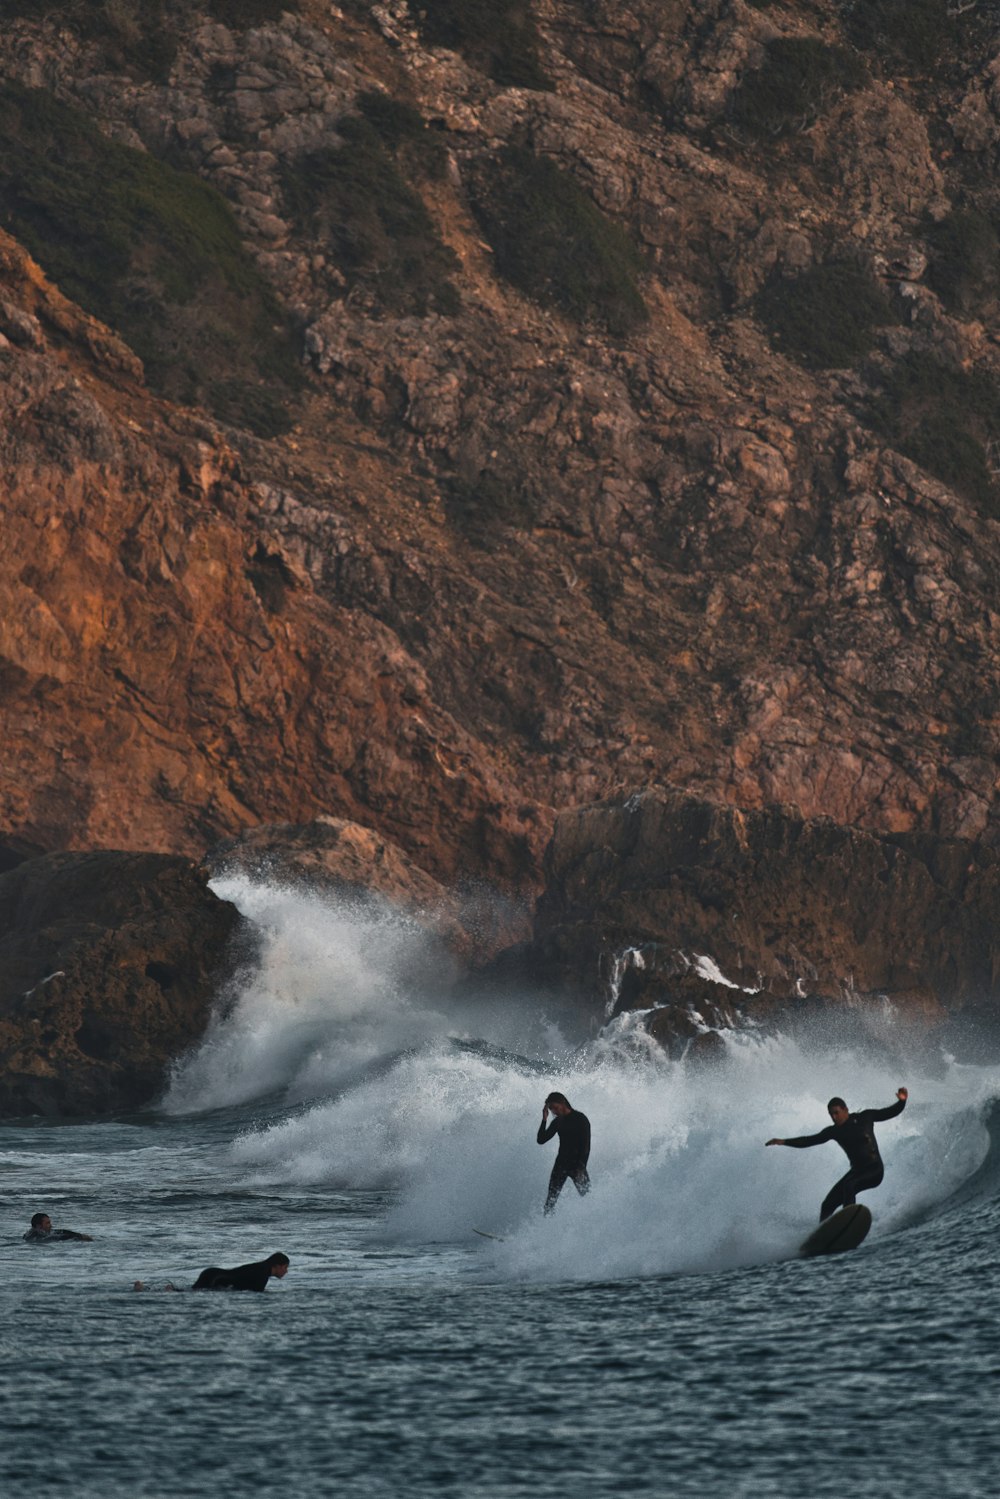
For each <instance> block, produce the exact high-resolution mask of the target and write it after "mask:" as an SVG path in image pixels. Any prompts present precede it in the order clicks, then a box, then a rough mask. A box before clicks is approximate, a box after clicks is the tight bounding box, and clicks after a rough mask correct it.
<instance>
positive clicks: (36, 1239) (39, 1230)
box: [24, 1213, 94, 1244]
mask: <svg viewBox="0 0 1000 1499" xmlns="http://www.w3.org/2000/svg"><path fill="white" fill-rule="evenodd" d="M69 1239H75V1240H76V1241H77V1242H78V1243H80V1244H92V1243H93V1242H94V1241H93V1238H92V1237H91V1235H90V1234H78V1233H76V1232H75V1231H74V1230H73V1229H72V1228H53V1227H52V1219H51V1218H50V1217H49V1215H48V1213H35V1214H34V1215H33V1217H32V1219H31V1227H30V1228H29V1229H28V1231H27V1233H26V1234H25V1235H24V1242H25V1243H26V1244H58V1243H62V1242H64V1241H66V1240H69Z"/></svg>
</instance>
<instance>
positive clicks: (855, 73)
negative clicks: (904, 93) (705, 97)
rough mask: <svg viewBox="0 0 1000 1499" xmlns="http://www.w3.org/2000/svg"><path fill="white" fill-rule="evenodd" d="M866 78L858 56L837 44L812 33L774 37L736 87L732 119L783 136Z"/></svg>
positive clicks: (748, 128)
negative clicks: (822, 39) (760, 59)
mask: <svg viewBox="0 0 1000 1499" xmlns="http://www.w3.org/2000/svg"><path fill="white" fill-rule="evenodd" d="M866 78H867V74H866V72H865V69H864V67H863V66H862V64H861V63H860V61H859V60H858V58H857V57H856V56H855V55H854V54H853V53H851V52H848V51H846V50H845V49H844V48H843V47H831V46H828V45H827V44H826V42H824V41H821V39H820V38H819V37H814V36H798V37H795V36H785V37H777V38H776V39H775V40H774V41H772V42H769V43H768V46H767V52H766V54H765V57H764V61H763V63H762V64H761V66H760V67H759V68H758V69H757V70H756V71H755V72H753V73H748V74H747V75H746V77H745V78H744V79H743V81H742V83H741V84H740V86H739V88H738V89H737V90H736V93H735V95H734V96H733V105H732V112H733V120H734V122H735V123H736V124H737V125H739V126H740V127H741V128H742V129H744V130H746V131H748V132H749V133H750V134H752V135H756V136H761V137H764V138H774V137H777V136H782V135H789V134H791V133H792V132H793V131H796V130H801V129H802V128H803V126H805V125H809V124H811V123H812V121H813V120H815V119H816V118H817V116H819V115H821V114H822V113H823V112H824V110H826V109H828V108H829V107H830V105H831V104H832V103H833V102H834V100H835V99H836V98H838V97H839V96H840V95H841V94H844V93H847V92H849V91H850V90H851V89H856V88H860V87H861V86H862V85H863V84H864V82H865V80H866Z"/></svg>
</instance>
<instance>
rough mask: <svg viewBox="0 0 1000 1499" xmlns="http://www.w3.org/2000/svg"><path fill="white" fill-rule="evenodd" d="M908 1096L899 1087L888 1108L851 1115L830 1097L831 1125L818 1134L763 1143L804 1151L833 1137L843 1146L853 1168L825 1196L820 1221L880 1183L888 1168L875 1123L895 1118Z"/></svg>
mask: <svg viewBox="0 0 1000 1499" xmlns="http://www.w3.org/2000/svg"><path fill="white" fill-rule="evenodd" d="M909 1096H910V1095H909V1093H908V1091H907V1089H906V1088H897V1089H896V1102H895V1103H891V1104H890V1105H889V1107H888V1108H887V1109H862V1110H861V1113H860V1114H852V1113H851V1112H850V1110H849V1109H848V1107H847V1105H846V1103H845V1102H844V1100H843V1099H842V1098H831V1099H830V1102H829V1103H828V1104H827V1106H826V1107H827V1111H828V1113H829V1115H830V1118H831V1119H832V1120H833V1123H832V1124H828V1125H827V1127H826V1129H821V1130H820V1132H819V1134H818V1135H797V1136H796V1138H795V1139H794V1140H766V1141H765V1142H764V1143H765V1144H766V1145H792V1146H794V1147H795V1149H796V1150H804V1149H805V1148H806V1146H808V1145H825V1144H826V1142H827V1140H834V1141H835V1142H836V1143H837V1144H838V1145H839V1146H840V1148H841V1150H842V1151H843V1152H844V1154H845V1155H846V1156H847V1159H848V1160H849V1161H850V1163H851V1169H850V1171H848V1173H847V1175H846V1176H842V1177H841V1178H840V1180H839V1181H838V1182H835V1183H834V1185H833V1187H832V1189H831V1190H830V1192H828V1193H827V1195H826V1197H825V1198H824V1199H823V1206H822V1207H821V1208H820V1210H819V1221H820V1222H821V1223H822V1222H823V1219H824V1218H829V1216H830V1214H831V1213H835V1212H836V1211H837V1209H838V1208H842V1207H847V1205H848V1204H849V1203H852V1202H854V1200H855V1197H856V1194H857V1193H858V1192H870V1191H871V1189H872V1187H877V1186H879V1184H880V1183H881V1181H882V1177H883V1176H884V1175H885V1167H884V1166H883V1165H882V1157H881V1156H880V1155H879V1151H878V1145H877V1143H876V1140H875V1130H874V1129H873V1125H875V1124H880V1123H882V1122H883V1121H884V1120H886V1119H895V1118H896V1115H897V1114H901V1113H902V1112H903V1110H904V1109H905V1108H906V1100H907V1098H909Z"/></svg>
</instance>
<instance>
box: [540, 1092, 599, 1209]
mask: <svg viewBox="0 0 1000 1499" xmlns="http://www.w3.org/2000/svg"><path fill="white" fill-rule="evenodd" d="M550 1109H551V1111H552V1113H553V1115H554V1116H555V1117H554V1118H553V1120H552V1123H551V1124H549V1123H548V1117H549V1110H550ZM553 1135H558V1136H559V1151H558V1153H557V1155H556V1159H555V1165H554V1166H553V1167H552V1175H551V1176H550V1177H549V1191H548V1196H547V1197H546V1199H545V1211H546V1213H551V1211H552V1209H553V1208H554V1207H555V1205H556V1202H557V1200H558V1197H559V1193H560V1192H561V1191H562V1189H563V1187H564V1186H565V1185H566V1181H567V1178H568V1179H569V1180H570V1181H571V1182H572V1183H573V1185H574V1187H575V1188H576V1190H577V1191H578V1192H579V1194H580V1196H581V1197H586V1195H587V1193H588V1192H589V1191H590V1177H589V1176H588V1175H587V1161H588V1160H589V1158H590V1120H589V1119H588V1118H587V1116H586V1114H581V1113H580V1110H579V1109H574V1107H573V1105H572V1104H571V1103H570V1101H569V1099H568V1098H567V1097H566V1095H565V1093H550V1094H549V1096H548V1098H547V1099H546V1100H545V1103H544V1105H543V1106H542V1122H541V1124H540V1125H539V1126H538V1143H539V1145H544V1144H545V1143H546V1141H547V1140H551V1139H552V1136H553Z"/></svg>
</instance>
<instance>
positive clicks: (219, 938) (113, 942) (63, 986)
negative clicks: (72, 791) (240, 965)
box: [0, 853, 239, 1118]
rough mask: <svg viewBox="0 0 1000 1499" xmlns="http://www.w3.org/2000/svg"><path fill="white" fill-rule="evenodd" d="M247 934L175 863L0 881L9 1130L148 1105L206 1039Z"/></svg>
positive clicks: (0, 1077)
mask: <svg viewBox="0 0 1000 1499" xmlns="http://www.w3.org/2000/svg"><path fill="white" fill-rule="evenodd" d="M238 921H239V917H238V914H237V911H236V909H235V907H234V906H232V905H230V904H229V903H228V902H226V901H223V900H220V899H219V898H218V897H217V896H215V895H214V894H213V893H212V891H211V890H209V889H208V886H207V882H206V876H205V873H204V872H203V871H200V870H199V869H198V868H197V867H196V866H195V865H194V864H193V863H191V861H190V860H188V859H184V858H179V857H174V856H172V855H166V854H130V853H86V854H47V855H44V856H42V857H39V858H36V859H28V860H26V861H24V862H23V863H21V864H19V865H18V866H17V868H15V869H11V870H8V871H7V872H6V873H5V874H3V875H0V1059H2V1063H0V1116H2V1117H8V1118H10V1117H14V1116H18V1115H24V1114H46V1115H53V1116H74V1115H75V1116H81V1115H86V1116H94V1115H100V1114H108V1113H115V1112H120V1111H122V1110H131V1109H137V1108H141V1107H143V1106H145V1105H147V1104H149V1103H150V1102H151V1101H152V1100H153V1099H154V1098H155V1096H156V1094H157V1093H158V1091H159V1090H160V1089H161V1088H162V1086H163V1084H164V1081H165V1075H166V1070H167V1068H168V1066H169V1064H170V1062H171V1061H172V1060H173V1059H174V1058H175V1057H177V1056H178V1055H179V1054H180V1053H181V1052H182V1051H183V1050H184V1049H185V1048H186V1047H188V1046H190V1045H192V1044H193V1043H194V1042H195V1041H196V1040H198V1038H199V1037H200V1036H201V1034H202V1032H203V1031H204V1028H205V1025H206V1023H207V1021H208V1016H209V1011H210V1007H211V1003H212V999H213V996H214V995H215V993H216V992H217V987H218V984H219V980H220V978H221V976H222V973H223V971H224V968H225V964H226V959H227V954H228V953H229V949H230V943H231V941H232V939H233V936H234V933H235V931H236V928H237V924H238Z"/></svg>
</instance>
